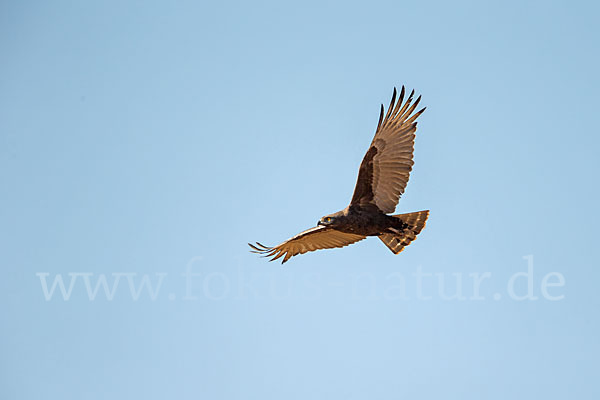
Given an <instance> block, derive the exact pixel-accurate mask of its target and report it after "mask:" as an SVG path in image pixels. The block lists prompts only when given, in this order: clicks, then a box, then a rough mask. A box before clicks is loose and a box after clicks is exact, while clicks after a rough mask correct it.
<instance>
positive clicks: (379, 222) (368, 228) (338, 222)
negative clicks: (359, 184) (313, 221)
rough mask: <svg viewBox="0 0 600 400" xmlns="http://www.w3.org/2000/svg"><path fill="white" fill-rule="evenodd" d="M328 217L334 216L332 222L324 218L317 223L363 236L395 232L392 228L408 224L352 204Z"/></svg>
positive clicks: (399, 227)
mask: <svg viewBox="0 0 600 400" xmlns="http://www.w3.org/2000/svg"><path fill="white" fill-rule="evenodd" d="M332 216H335V217H332ZM328 217H330V218H332V223H331V224H329V225H327V224H326V223H324V222H323V219H322V220H321V221H319V222H318V223H317V225H324V226H330V227H331V228H333V229H337V230H339V231H341V232H346V233H354V234H357V235H362V236H379V235H381V234H382V233H393V231H392V229H395V230H398V229H403V228H404V227H405V225H406V224H404V222H402V220H400V219H398V218H394V217H392V216H390V215H387V214H384V213H382V212H381V211H374V212H371V211H365V210H361V209H360V208H357V207H350V206H348V207H346V208H345V209H343V210H342V211H338V212H337V213H333V214H330V215H329V216H328Z"/></svg>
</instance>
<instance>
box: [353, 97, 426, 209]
mask: <svg viewBox="0 0 600 400" xmlns="http://www.w3.org/2000/svg"><path fill="white" fill-rule="evenodd" d="M414 93H415V91H414V90H413V91H412V92H411V93H410V95H409V96H408V99H407V100H406V102H405V103H404V104H403V103H402V102H403V100H404V86H402V90H401V92H400V98H399V99H398V102H397V103H396V88H394V94H393V95H392V101H391V103H390V107H389V108H388V110H387V113H386V115H385V118H384V115H383V111H384V110H383V104H382V105H381V113H380V115H379V123H378V124H377V131H376V132H375V137H374V138H373V141H372V142H371V146H370V147H369V150H368V151H367V154H365V157H364V158H363V161H362V163H361V164H360V169H359V171H358V179H357V182H356V188H355V189H354V195H353V196H352V201H351V202H350V205H351V206H358V207H361V208H366V209H369V208H371V209H372V208H373V207H377V208H378V209H379V210H381V211H383V212H384V213H386V214H387V213H391V212H394V210H395V209H396V205H397V204H398V200H399V199H400V196H401V195H402V193H404V189H405V188H406V184H407V183H408V178H409V175H410V171H411V170H412V166H413V164H414V163H413V150H414V144H415V131H416V130H417V123H416V122H415V120H416V119H417V117H418V116H419V115H421V113H422V112H423V111H425V108H423V109H421V110H420V111H418V112H416V113H414V114H413V112H414V111H415V109H416V108H417V105H418V104H419V101H420V100H421V96H419V97H418V98H417V100H416V101H415V102H414V103H412V100H413V95H414ZM411 103H412V104H411Z"/></svg>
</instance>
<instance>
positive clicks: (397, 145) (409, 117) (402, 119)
mask: <svg viewBox="0 0 600 400" xmlns="http://www.w3.org/2000/svg"><path fill="white" fill-rule="evenodd" d="M414 93H415V91H414V90H413V91H412V92H411V93H410V95H409V96H408V99H406V101H404V94H405V93H404V86H402V90H401V91H400V96H399V98H398V101H397V102H396V88H394V93H393V95H392V101H391V102H390V106H389V108H388V110H387V112H386V113H385V115H384V107H383V104H382V105H381V112H380V114H379V123H378V124H377V130H376V132H375V137H374V138H373V141H372V142H371V145H370V146H369V150H367V154H365V157H364V158H363V160H362V163H361V164H360V169H359V170H358V179H357V182H356V187H355V188H354V194H353V196H352V200H351V201H350V205H349V206H348V207H346V208H345V209H343V210H342V211H338V212H336V213H333V214H329V215H326V216H324V217H323V218H321V219H320V220H319V222H318V223H317V226H315V227H313V228H310V229H307V230H305V231H304V232H301V233H299V234H297V235H296V236H294V237H292V238H291V239H288V240H286V241H285V242H283V243H281V244H279V245H277V246H275V247H269V246H265V245H262V244H260V243H258V242H256V244H255V245H253V244H250V243H248V245H249V246H250V247H251V248H252V250H251V251H252V252H253V253H259V254H263V255H264V256H265V257H271V260H270V261H273V260H277V259H278V258H280V257H283V260H282V264H283V263H285V262H286V261H288V260H289V259H290V258H291V257H293V256H295V255H298V254H304V253H307V252H309V251H315V250H320V249H331V248H335V247H344V246H347V245H349V244H352V243H355V242H358V241H359V240H363V239H364V238H366V237H367V236H377V237H378V238H379V239H381V241H382V242H383V243H384V244H385V245H386V246H387V247H388V248H389V249H390V250H391V251H392V252H393V253H394V254H398V253H400V252H401V251H402V250H403V249H404V247H406V246H408V245H409V244H410V243H411V242H412V241H413V240H415V238H416V237H417V235H418V234H419V233H420V232H421V230H422V229H423V228H424V227H425V221H426V220H427V217H428V216H429V210H427V211H418V212H413V213H408V214H396V215H389V214H391V213H393V212H394V210H395V209H396V205H397V204H398V200H399V199H400V196H401V195H402V193H404V189H405V188H406V184H407V182H408V178H409V175H410V171H411V170H412V166H413V164H414V162H413V150H414V144H415V132H416V130H417V122H416V119H417V117H418V116H419V115H421V113H422V112H423V111H425V108H423V109H421V110H419V111H417V112H414V111H415V109H416V108H417V105H418V104H419V101H420V100H421V96H419V97H418V98H417V100H416V101H415V102H414V103H413V96H414Z"/></svg>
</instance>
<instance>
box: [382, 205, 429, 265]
mask: <svg viewBox="0 0 600 400" xmlns="http://www.w3.org/2000/svg"><path fill="white" fill-rule="evenodd" d="M428 216H429V210H427V211H418V212H413V213H409V214H398V215H392V217H394V218H398V219H400V220H402V222H404V224H406V225H408V226H406V227H404V229H401V230H400V229H394V228H391V230H394V231H397V232H398V233H384V234H383V235H379V239H381V241H382V242H383V243H384V244H385V245H386V246H387V247H389V249H390V250H391V251H392V253H394V254H398V253H400V252H401V251H402V250H404V247H406V246H408V245H409V244H410V242H412V241H413V240H415V239H416V238H417V235H418V234H419V233H420V232H421V231H422V230H423V228H424V227H425V221H427V217H428Z"/></svg>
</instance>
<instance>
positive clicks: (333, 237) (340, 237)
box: [248, 225, 365, 264]
mask: <svg viewBox="0 0 600 400" xmlns="http://www.w3.org/2000/svg"><path fill="white" fill-rule="evenodd" d="M364 238H365V236H363V235H356V234H353V233H345V232H340V231H337V230H335V229H333V228H331V227H328V226H322V225H319V226H316V227H314V228H310V229H307V230H305V231H304V232H301V233H299V234H297V235H296V236H294V237H293V238H291V239H288V240H286V241H285V242H283V243H281V244H280V245H277V246H275V247H268V246H265V245H262V244H260V243H258V242H256V245H253V244H250V243H248V245H249V246H250V247H252V249H254V250H251V251H252V252H253V253H259V254H264V255H265V257H273V258H272V259H271V260H269V261H273V260H277V259H278V258H279V257H282V256H283V261H282V262H281V263H282V264H283V263H284V262H286V261H287V260H289V259H290V257H293V256H295V255H298V254H304V253H307V252H309V251H315V250H320V249H333V248H335V247H344V246H348V245H349V244H352V243H355V242H358V241H359V240H363V239H364Z"/></svg>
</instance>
